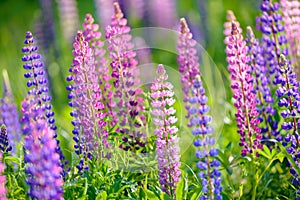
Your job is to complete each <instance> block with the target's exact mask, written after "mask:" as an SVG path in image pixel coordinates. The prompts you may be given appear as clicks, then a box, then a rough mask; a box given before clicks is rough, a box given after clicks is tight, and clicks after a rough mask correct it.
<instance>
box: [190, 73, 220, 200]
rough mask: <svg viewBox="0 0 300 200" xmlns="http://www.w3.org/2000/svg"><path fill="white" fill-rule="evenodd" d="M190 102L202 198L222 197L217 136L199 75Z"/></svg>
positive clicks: (191, 123)
mask: <svg viewBox="0 0 300 200" xmlns="http://www.w3.org/2000/svg"><path fill="white" fill-rule="evenodd" d="M189 102H190V104H191V106H190V108H189V114H190V116H191V117H190V126H191V127H193V130H192V133H193V135H194V136H195V141H194V145H195V147H196V148H197V151H196V157H197V159H199V161H198V163H197V167H198V168H199V169H200V172H199V177H200V178H201V181H202V192H203V194H202V195H201V197H200V199H211V200H214V199H222V196H221V191H222V186H221V178H220V176H221V173H220V171H219V169H218V168H219V166H220V162H219V161H218V160H216V156H217V155H218V150H217V149H215V148H214V147H213V146H214V145H215V138H213V137H212V134H213V129H212V128H211V127H210V126H209V123H210V121H211V117H210V116H208V115H207V114H206V113H207V112H209V107H208V106H207V105H206V103H207V97H206V96H205V90H204V88H203V86H202V81H201V79H200V76H199V75H198V76H196V77H195V80H194V84H193V87H192V95H191V96H190V98H189Z"/></svg>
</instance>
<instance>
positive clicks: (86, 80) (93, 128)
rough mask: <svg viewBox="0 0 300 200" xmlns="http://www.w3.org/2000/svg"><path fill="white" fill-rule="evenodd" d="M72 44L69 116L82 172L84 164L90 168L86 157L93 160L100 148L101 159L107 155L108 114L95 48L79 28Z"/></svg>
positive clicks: (68, 79) (69, 77)
mask: <svg viewBox="0 0 300 200" xmlns="http://www.w3.org/2000/svg"><path fill="white" fill-rule="evenodd" d="M73 46H74V50H73V54H74V56H75V58H74V59H73V64H72V66H71V68H70V70H69V71H70V72H71V73H72V74H71V75H70V76H68V77H67V81H69V82H73V84H72V83H71V84H70V85H68V86H67V90H69V91H70V94H69V95H68V98H69V99H70V102H69V106H71V107H72V108H73V110H72V112H71V113H70V115H71V116H72V117H73V120H72V124H73V126H74V129H73V131H72V132H73V134H74V137H73V139H74V141H75V145H74V147H75V152H76V153H77V154H78V155H82V156H83V157H82V161H81V162H80V163H79V165H78V166H77V167H78V169H79V171H81V170H82V167H83V165H85V169H87V166H86V161H87V159H91V158H92V155H94V153H95V152H98V150H99V151H100V152H101V154H100V155H99V156H100V158H99V159H102V157H103V156H105V155H104V149H105V148H107V147H109V144H108V141H107V137H108V132H107V130H106V129H105V127H106V122H105V121H104V118H105V117H106V113H105V112H103V109H104V104H103V103H102V102H101V99H102V91H101V89H100V87H99V83H98V76H97V72H96V69H95V60H94V55H93V50H92V48H90V47H89V43H88V42H87V41H86V40H85V38H84V36H83V33H82V32H81V31H78V33H77V35H76V41H75V42H74V44H73ZM96 137H97V138H99V139H98V140H97V139H96Z"/></svg>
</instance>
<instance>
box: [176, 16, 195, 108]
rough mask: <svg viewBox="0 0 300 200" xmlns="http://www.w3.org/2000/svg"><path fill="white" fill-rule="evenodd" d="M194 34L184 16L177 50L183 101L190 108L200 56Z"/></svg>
mask: <svg viewBox="0 0 300 200" xmlns="http://www.w3.org/2000/svg"><path fill="white" fill-rule="evenodd" d="M192 37H193V35H192V33H191V32H190V29H189V27H188V25H187V23H186V20H185V19H184V18H182V19H181V20H180V36H179V39H178V47H177V50H178V52H179V55H178V58H177V61H178V64H179V72H180V73H181V83H182V91H183V95H184V97H183V101H184V102H185V107H186V109H187V110H189V101H188V98H189V97H190V96H191V94H192V85H193V80H194V79H195V77H196V76H197V75H200V72H199V63H198V62H199V58H198V56H197V49H196V48H195V45H196V44H197V42H196V41H195V40H193V39H192Z"/></svg>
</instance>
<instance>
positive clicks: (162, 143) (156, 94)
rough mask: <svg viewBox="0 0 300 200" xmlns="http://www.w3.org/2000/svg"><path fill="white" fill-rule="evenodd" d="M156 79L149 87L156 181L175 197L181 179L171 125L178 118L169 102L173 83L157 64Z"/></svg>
mask: <svg viewBox="0 0 300 200" xmlns="http://www.w3.org/2000/svg"><path fill="white" fill-rule="evenodd" d="M156 73H157V76H158V77H157V78H156V79H155V80H154V82H153V84H152V86H151V98H152V102H151V106H152V107H153V110H152V116H153V124H154V125H155V126H156V129H155V132H154V133H155V135H156V136H157V139H156V146H157V149H156V154H157V160H158V169H159V172H158V174H159V182H160V185H161V188H162V190H163V191H164V192H167V193H168V194H169V195H171V196H172V197H174V195H175V194H176V186H177V183H178V182H179V180H180V170H179V167H180V162H179V160H180V154H179V146H178V140H179V138H178V137H177V136H176V132H177V131H178V128H177V127H176V126H175V125H174V123H175V122H176V121H177V118H176V117H175V116H174V114H175V112H176V111H175V109H174V108H173V107H172V105H173V104H174V102H175V99H174V98H173V96H174V92H173V90H172V89H173V85H172V84H171V83H169V82H166V81H167V79H168V75H167V74H166V71H165V69H164V66H163V65H158V68H157V72H156Z"/></svg>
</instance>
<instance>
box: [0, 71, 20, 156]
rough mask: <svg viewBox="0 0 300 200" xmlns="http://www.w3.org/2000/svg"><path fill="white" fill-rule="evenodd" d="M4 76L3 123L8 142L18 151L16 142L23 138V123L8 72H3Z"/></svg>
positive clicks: (13, 150)
mask: <svg viewBox="0 0 300 200" xmlns="http://www.w3.org/2000/svg"><path fill="white" fill-rule="evenodd" d="M3 78H4V94H3V98H2V99H1V109H0V110H1V115H2V120H3V123H4V124H5V126H6V129H7V135H8V143H9V145H10V146H11V148H12V153H16V142H17V141H20V140H21V124H20V121H19V115H18V110H17V106H16V105H15V103H14V97H13V95H12V92H11V88H10V84H9V80H8V74H7V72H6V71H4V73H3Z"/></svg>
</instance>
